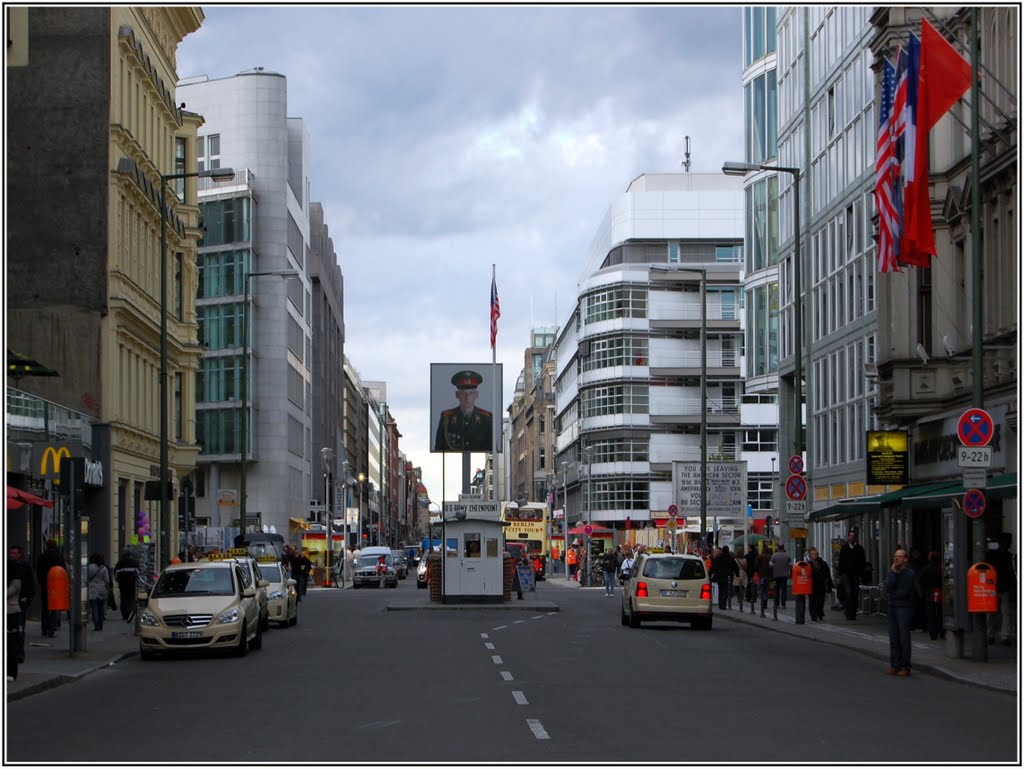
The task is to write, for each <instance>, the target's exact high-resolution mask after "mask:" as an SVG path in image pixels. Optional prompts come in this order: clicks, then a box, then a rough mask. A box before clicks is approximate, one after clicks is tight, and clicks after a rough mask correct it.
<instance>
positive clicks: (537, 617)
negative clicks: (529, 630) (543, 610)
mask: <svg viewBox="0 0 1024 769" xmlns="http://www.w3.org/2000/svg"><path fill="white" fill-rule="evenodd" d="M530 619H544V615H543V614H536V615H534V616H533V617H530Z"/></svg>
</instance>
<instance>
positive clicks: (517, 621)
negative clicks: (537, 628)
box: [512, 619, 526, 625]
mask: <svg viewBox="0 0 1024 769" xmlns="http://www.w3.org/2000/svg"><path fill="white" fill-rule="evenodd" d="M524 622H526V620H525V619H517V620H516V621H515V622H513V623H512V624H513V625H522V624H523V623H524Z"/></svg>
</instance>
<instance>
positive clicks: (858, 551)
mask: <svg viewBox="0 0 1024 769" xmlns="http://www.w3.org/2000/svg"><path fill="white" fill-rule="evenodd" d="M865 561H866V558H865V557H864V548H863V547H861V545H860V543H859V542H857V532H855V531H851V532H850V533H849V534H847V535H846V542H844V543H843V546H842V548H841V549H840V550H839V583H840V584H841V585H842V586H843V593H844V594H845V595H844V597H843V611H844V612H845V613H846V618H847V619H857V605H858V603H859V602H860V580H861V577H863V576H864V563H865Z"/></svg>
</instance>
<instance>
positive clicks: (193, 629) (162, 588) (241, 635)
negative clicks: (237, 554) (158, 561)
mask: <svg viewBox="0 0 1024 769" xmlns="http://www.w3.org/2000/svg"><path fill="white" fill-rule="evenodd" d="M262 647H263V630H262V628H261V627H260V608H259V605H258V604H257V603H256V587H255V586H253V585H250V584H247V582H246V579H245V576H244V574H243V572H242V567H241V565H239V564H237V563H235V562H234V561H233V560H228V561H192V562H190V563H179V564H175V565H172V566H168V567H167V568H166V569H164V571H163V573H162V574H161V575H160V579H158V580H157V581H156V584H155V585H154V586H153V589H152V590H151V591H150V594H149V598H148V599H147V601H146V605H145V607H140V609H139V654H140V655H141V656H142V659H144V660H148V659H152V657H153V656H154V654H155V653H157V652H161V653H168V652H185V651H201V650H204V649H224V650H226V651H233V652H234V653H235V654H237V655H238V656H240V657H243V656H245V655H246V654H247V653H248V651H249V649H260V648H262Z"/></svg>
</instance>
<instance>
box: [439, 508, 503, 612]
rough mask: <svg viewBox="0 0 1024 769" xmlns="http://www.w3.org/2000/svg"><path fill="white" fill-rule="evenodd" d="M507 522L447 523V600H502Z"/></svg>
mask: <svg viewBox="0 0 1024 769" xmlns="http://www.w3.org/2000/svg"><path fill="white" fill-rule="evenodd" d="M507 525H508V524H506V523H505V522H504V521H499V520H495V519H493V518H470V517H464V518H460V517H455V518H449V519H448V520H447V521H446V522H445V539H446V540H447V542H446V545H445V554H444V567H443V568H444V603H501V601H502V594H503V589H504V553H505V547H504V542H505V536H504V528H505V526H507Z"/></svg>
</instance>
